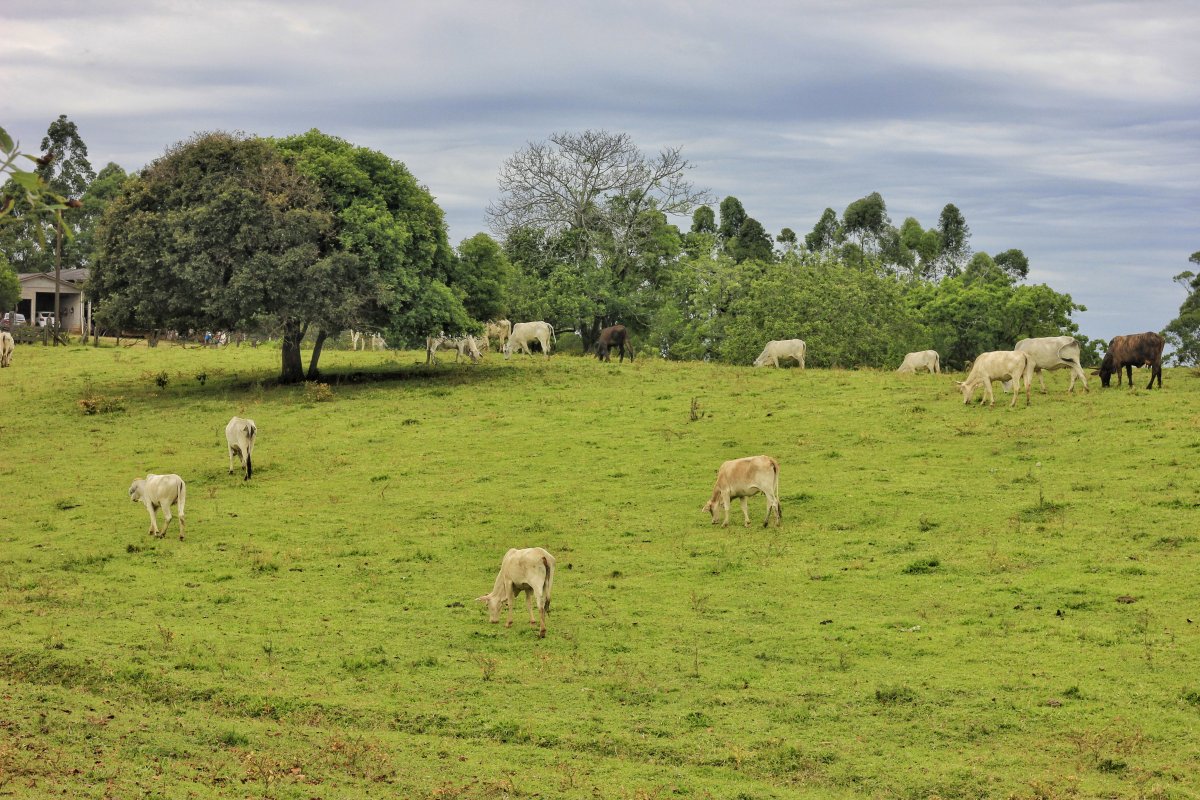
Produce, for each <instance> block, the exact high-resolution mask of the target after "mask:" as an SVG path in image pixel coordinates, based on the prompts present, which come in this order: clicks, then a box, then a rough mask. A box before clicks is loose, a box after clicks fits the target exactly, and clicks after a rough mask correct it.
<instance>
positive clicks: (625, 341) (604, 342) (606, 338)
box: [596, 325, 633, 362]
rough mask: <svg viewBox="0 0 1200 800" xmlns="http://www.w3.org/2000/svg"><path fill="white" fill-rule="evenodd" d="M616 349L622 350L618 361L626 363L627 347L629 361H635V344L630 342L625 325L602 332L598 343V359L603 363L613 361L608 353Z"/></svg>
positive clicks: (614, 326) (615, 326)
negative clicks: (627, 349)
mask: <svg viewBox="0 0 1200 800" xmlns="http://www.w3.org/2000/svg"><path fill="white" fill-rule="evenodd" d="M614 347H618V348H620V350H621V356H620V358H619V359H618V361H620V362H624V361H625V348H626V347H629V360H630V361H633V342H632V341H630V340H629V334H628V332H627V331H626V330H625V326H624V325H613V326H611V327H608V328H605V329H604V330H602V331H600V338H599V339H598V340H597V341H596V358H598V359H600V360H601V361H612V358H611V357H610V356H609V354H608V351H609V350H611V349H612V348H614Z"/></svg>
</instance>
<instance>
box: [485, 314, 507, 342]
mask: <svg viewBox="0 0 1200 800" xmlns="http://www.w3.org/2000/svg"><path fill="white" fill-rule="evenodd" d="M511 333H512V323H511V322H509V321H508V320H506V319H495V320H492V321H491V322H488V323H486V324H485V325H484V326H483V339H484V342H485V343H486V344H487V346H488V347H491V340H492V339H495V340H496V346H497V347H504V343H505V342H507V341H508V337H509V335H510V334H511Z"/></svg>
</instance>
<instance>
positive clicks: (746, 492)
mask: <svg viewBox="0 0 1200 800" xmlns="http://www.w3.org/2000/svg"><path fill="white" fill-rule="evenodd" d="M759 492H762V493H763V494H764V495H766V498H767V518H766V519H765V520H763V527H764V528H765V527H767V525H768V524H769V523H770V522H771V512H772V511H774V512H775V523H776V524H777V525H782V524H783V508H782V507H781V506H780V504H779V462H778V461H776V460H775V459H773V458H771V457H770V456H747V457H745V458H735V459H733V460H732V461H726V462H725V463H724V464H722V465H721V468H720V469H719V470H717V482H716V484H715V485H714V486H713V490H712V497H711V498H709V501H708V502H707V503H705V504H704V508H703V510H704V511H706V512H708V513H709V514H711V515H712V524H713V525H716V524H717V516H718V514H719V512H720V511H721V510H724V512H725V521H724V522H722V523H721V527H722V528H728V527H729V501H730V499H731V498H734V497H736V498H738V499H739V500H741V501H742V516H743V517H744V518H745V519H746V527H747V528H748V527H750V512H749V511H748V510H747V509H746V498H747V497H753V496H754V495H756V494H758V493H759Z"/></svg>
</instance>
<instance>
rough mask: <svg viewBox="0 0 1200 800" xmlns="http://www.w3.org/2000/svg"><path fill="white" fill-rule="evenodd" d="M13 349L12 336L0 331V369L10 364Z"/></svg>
mask: <svg viewBox="0 0 1200 800" xmlns="http://www.w3.org/2000/svg"><path fill="white" fill-rule="evenodd" d="M15 347H16V345H15V344H14V343H13V337H12V334H11V333H9V332H8V331H0V367H7V366H10V365H11V364H12V354H13V349H14V348H15Z"/></svg>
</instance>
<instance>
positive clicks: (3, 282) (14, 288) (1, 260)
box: [0, 252, 21, 315]
mask: <svg viewBox="0 0 1200 800" xmlns="http://www.w3.org/2000/svg"><path fill="white" fill-rule="evenodd" d="M20 299H21V284H20V282H19V281H18V280H17V273H16V272H15V271H14V270H13V268H12V267H11V266H9V263H8V259H7V258H5V256H4V253H2V252H0V315H3V314H4V312H6V311H11V310H12V309H14V308H16V307H17V302H18V301H19V300H20Z"/></svg>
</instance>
